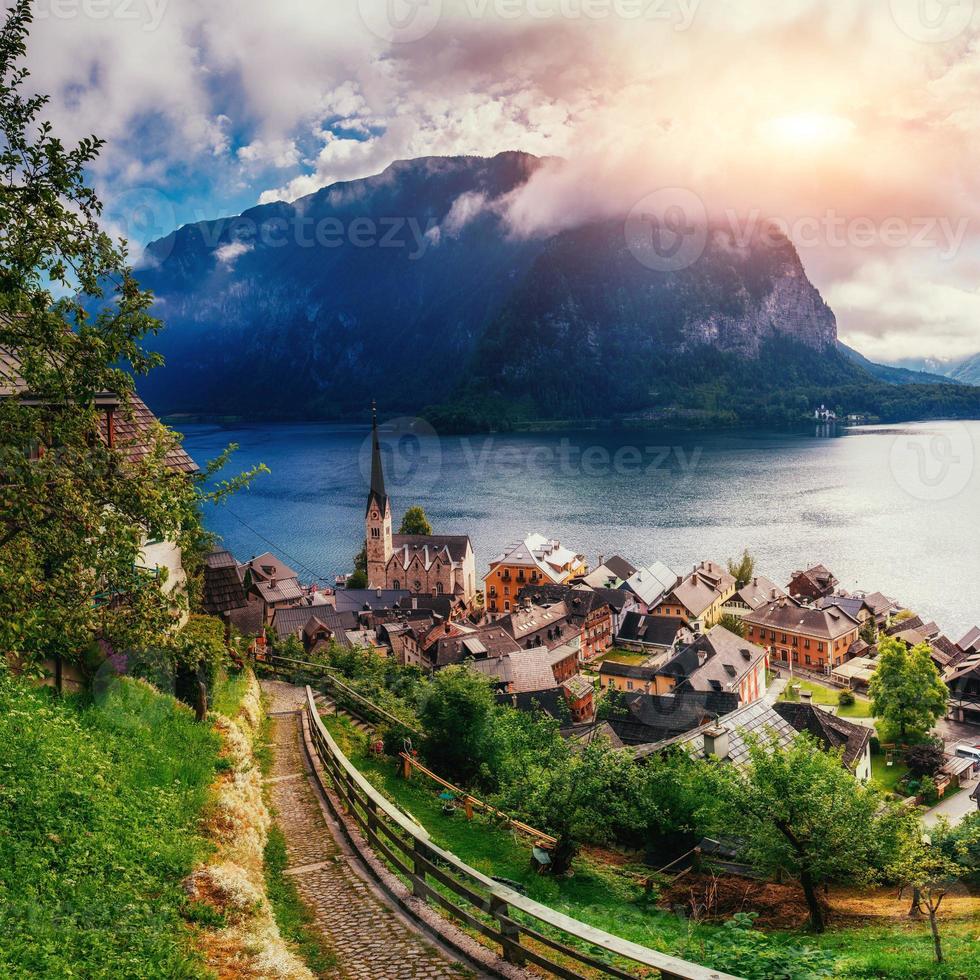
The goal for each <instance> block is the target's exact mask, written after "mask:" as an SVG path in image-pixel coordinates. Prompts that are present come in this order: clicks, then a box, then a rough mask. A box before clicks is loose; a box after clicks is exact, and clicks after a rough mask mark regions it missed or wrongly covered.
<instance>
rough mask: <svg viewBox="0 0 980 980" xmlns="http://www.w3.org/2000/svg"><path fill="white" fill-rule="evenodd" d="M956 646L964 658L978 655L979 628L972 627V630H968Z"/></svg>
mask: <svg viewBox="0 0 980 980" xmlns="http://www.w3.org/2000/svg"><path fill="white" fill-rule="evenodd" d="M956 646H957V648H958V649H959V651H960V652H961V653H962V654H963V655H964V656H966V655H968V654H971V653H980V626H974V627H973V629H971V630H969V632H967V634H966V636H964V637H963V639H962V640H960V641H959V642H958V643H957V644H956Z"/></svg>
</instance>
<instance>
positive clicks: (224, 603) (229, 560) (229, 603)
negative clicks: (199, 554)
mask: <svg viewBox="0 0 980 980" xmlns="http://www.w3.org/2000/svg"><path fill="white" fill-rule="evenodd" d="M245 603H246V600H245V590H244V589H243V588H242V578H241V575H240V574H239V571H238V563H237V562H236V561H235V559H234V558H233V557H232V554H231V552H230V551H224V550H222V549H215V550H214V551H212V552H211V553H210V554H209V555H208V556H207V558H206V559H205V561H204V597H203V600H202V604H203V606H204V611H205V612H206V613H208V614H210V615H212V616H219V615H221V613H223V612H226V611H228V610H230V609H239V608H241V607H242V606H244V605H245Z"/></svg>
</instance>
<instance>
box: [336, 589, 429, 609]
mask: <svg viewBox="0 0 980 980" xmlns="http://www.w3.org/2000/svg"><path fill="white" fill-rule="evenodd" d="M411 594H412V593H411V592H409V591H408V590H407V589H337V590H336V592H335V593H334V607H335V608H336V609H337V611H338V612H347V611H351V612H360V611H361V610H362V609H364V608H365V607H367V608H368V609H385V608H387V609H391V608H393V607H394V605H395V604H396V603H398V602H400V601H402V600H403V599H407V598H409V597H410V596H411Z"/></svg>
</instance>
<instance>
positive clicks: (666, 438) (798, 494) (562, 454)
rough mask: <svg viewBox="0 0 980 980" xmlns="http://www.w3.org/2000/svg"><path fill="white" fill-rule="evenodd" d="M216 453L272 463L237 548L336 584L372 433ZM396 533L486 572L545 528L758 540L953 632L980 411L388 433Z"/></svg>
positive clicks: (272, 431)
mask: <svg viewBox="0 0 980 980" xmlns="http://www.w3.org/2000/svg"><path fill="white" fill-rule="evenodd" d="M183 429H184V432H185V437H186V438H185V445H186V447H187V449H188V451H189V452H190V453H191V455H192V456H193V457H194V458H195V459H196V460H197V461H198V463H200V464H203V463H204V462H206V461H207V460H208V459H210V458H212V457H214V456H215V455H217V454H218V452H220V451H221V449H223V448H224V447H225V446H226V445H227V444H228V443H230V442H235V443H238V444H239V445H240V447H241V448H240V450H239V452H237V453H236V454H235V456H234V457H233V461H232V464H231V465H230V466H229V472H238V471H240V470H243V469H246V468H248V467H250V466H252V465H254V464H256V463H260V462H261V463H265V464H266V465H267V466H268V467H269V468H270V470H271V473H270V474H268V475H262V476H259V477H258V478H257V479H256V481H255V483H254V484H253V487H252V489H250V490H248V491H245V492H242V493H240V494H238V495H236V496H235V497H234V498H233V499H232V500H231V501H230V502H229V503H228V504H226V505H222V506H217V507H209V508H208V510H207V513H206V521H207V524H208V526H209V527H210V528H211V529H212V530H213V531H215V532H216V533H217V534H219V535H220V536H221V537H222V539H223V540H224V543H225V546H226V547H228V548H229V549H230V550H231V551H232V552H233V553H234V554H235V556H236V557H237V558H239V559H240V560H241V559H247V558H249V557H251V556H252V555H254V554H258V553H261V552H262V551H265V550H273V551H275V552H277V553H278V554H279V555H280V556H281V557H282V558H284V559H285V560H287V561H289V562H290V563H291V564H292V565H293V566H294V567H295V568H296V570H297V571H298V572H299V573H300V577H301V578H303V579H304V580H308V579H310V578H313V577H314V576H316V577H319V578H322V579H323V580H324V581H326V582H327V583H328V584H332V582H333V576H334V575H335V574H336V573H338V572H341V571H345V570H350V568H351V565H352V556H353V555H354V553H355V552H356V551H357V550H358V549H359V547H360V545H361V543H362V542H363V536H364V531H363V518H364V507H365V502H366V496H367V485H368V478H369V474H370V458H369V457H370V439H369V432H368V429H367V428H366V427H360V428H359V427H354V426H349V425H346V426H345V425H328V424H305V425H296V424H269V425H242V426H229V427H219V426H210V425H209V426H205V425H188V426H184V427H183ZM382 443H383V446H384V450H385V457H386V478H387V483H388V492H389V494H390V496H391V498H392V509H393V513H394V521H395V527H396V529H397V526H398V522H399V520H400V518H401V514H402V512H403V511H404V510H405V508H406V507H408V506H410V505H412V504H421V505H422V506H423V507H424V508H425V511H426V514H427V515H428V517H429V520H430V522H431V524H432V526H433V529H434V530H435V531H437V532H443V533H455V534H469V536H470V538H471V539H472V542H473V548H474V550H475V552H476V562H477V574H478V575H482V574H483V573H484V572H485V571H486V567H487V564H488V562H489V561H490V560H491V559H492V558H494V557H495V556H496V555H497V554H499V552H500V551H501V550H502V549H503V547H504V546H505V545H507V544H508V543H511V542H513V541H515V540H518V539H519V538H521V537H523V536H524V535H525V534H526V533H528V532H530V531H539V532H541V533H543V534H546V535H549V536H551V537H556V538H559V539H560V540H561V541H562V542H563V543H564V544H566V545H568V546H570V547H573V548H575V549H576V550H578V551H580V552H582V553H584V554H585V555H587V556H588V558H589V561H590V564H591V565H593V567H594V565H595V564H596V563H597V556H599V555H606V556H609V555H612V554H621V555H623V556H624V557H626V558H628V559H629V560H630V561H632V562H633V563H634V564H639V563H644V564H649V563H650V562H652V561H655V560H660V561H664V562H666V563H667V564H668V565H670V566H671V567H672V568H673V569H674V570H675V571H677V572H679V573H683V572H684V571H686V570H688V569H690V568H691V567H693V565H694V564H695V563H696V562H698V561H700V560H702V559H706V558H710V559H713V560H715V561H724V560H725V559H727V558H729V557H732V556H736V555H738V554H740V553H741V552H742V550H743V549H744V548H748V549H749V551H750V552H751V553H752V554H753V555H754V556H755V557H756V568H757V571H759V572H760V573H762V574H765V575H768V576H769V577H770V578H772V579H774V580H775V581H777V582H778V583H779V584H781V585H783V584H785V583H786V582H788V581H789V577H790V575H791V573H792V572H793V571H794V570H795V569H798V568H804V567H809V566H810V565H813V564H815V563H817V562H822V563H823V564H825V565H827V566H828V567H829V568H830V569H831V570H832V571H833V572H834V574H835V575H836V576H837V577H838V578H839V579H840V582H841V585H842V586H843V587H844V588H848V589H854V588H863V589H867V590H869V591H875V590H880V591H882V592H884V593H886V594H887V595H890V596H893V597H895V598H897V599H899V600H901V601H902V602H904V603H906V604H907V605H908V606H909V607H911V608H913V609H915V610H917V611H918V612H920V613H921V615H922V616H923V618H926V619H935V620H936V621H937V622H938V623H939V625H940V626H941V627H942V628H943V629H944V630H945V631H946V632H947V633H948V634H949V635H950V637H951V638H952V639H953V640H954V641H955V640H958V639H959V638H960V636H961V635H962V634H963V633H965V632H966V630H967V629H968V628H969V627H970V626H972V625H973V624H974V623H977V622H980V577H978V569H980V492H978V491H980V465H978V463H977V461H978V460H980V422H966V423H959V422H931V423H916V424H908V425H901V426H874V427H863V428H856V429H851V430H848V431H847V433H846V434H845V435H842V436H840V437H838V438H821V437H818V436H816V435H814V436H803V435H787V434H783V433H779V434H774V433H766V432H746V431H740V432H736V433H732V432H704V433H702V432H696V433H692V432H678V433H672V432H661V431H657V432H627V431H615V432H594V431H588V432H565V433H549V434H506V435H479V436H462V437H461V436H452V437H446V438H439V437H437V436H436V435H435V434H434V433H432V432H431V430H429V429H427V427H426V426H425V424H424V423H421V424H418V423H417V421H416V420H400V421H396V422H395V423H394V424H392V425H391V427H390V428H389V427H388V426H387V425H386V426H384V427H383V429H382Z"/></svg>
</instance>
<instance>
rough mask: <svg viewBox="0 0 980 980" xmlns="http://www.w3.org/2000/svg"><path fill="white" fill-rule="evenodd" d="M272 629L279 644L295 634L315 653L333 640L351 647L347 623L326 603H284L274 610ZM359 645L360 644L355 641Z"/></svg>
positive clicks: (343, 645)
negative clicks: (299, 604)
mask: <svg viewBox="0 0 980 980" xmlns="http://www.w3.org/2000/svg"><path fill="white" fill-rule="evenodd" d="M272 632H273V634H274V635H275V637H276V640H277V641H278V642H279V643H282V642H284V641H285V640H286V639H288V638H289V637H290V636H295V637H296V638H297V639H298V640H299V641H300V642H301V643H302V644H303V649H304V650H305V651H306V652H307V653H314V652H316V651H317V650H320V649H322V648H324V647H329V646H330V645H331V644H332V643H336V644H337V645H338V646H341V647H347V648H350V647H351V646H353V645H354V644H352V643H351V641H350V639H349V638H348V631H347V628H346V625H345V624H344V622H343V620H342V619H341V617H340V616H338V614H337V612H336V611H335V610H333V609H331V608H330V607H329V606H325V605H317V606H306V605H304V606H285V607H279V608H277V609H275V610H274V612H273V615H272ZM358 645H360V644H358Z"/></svg>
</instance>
